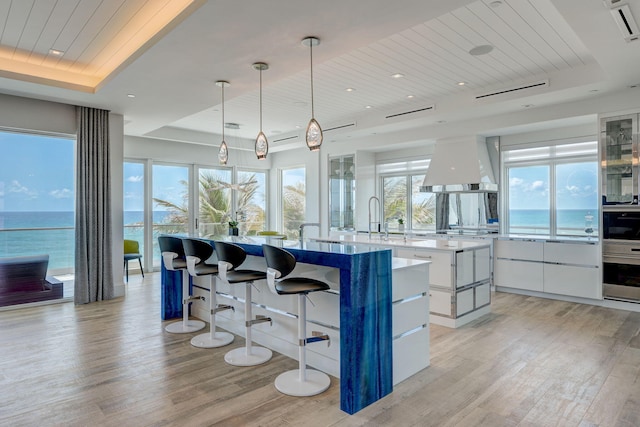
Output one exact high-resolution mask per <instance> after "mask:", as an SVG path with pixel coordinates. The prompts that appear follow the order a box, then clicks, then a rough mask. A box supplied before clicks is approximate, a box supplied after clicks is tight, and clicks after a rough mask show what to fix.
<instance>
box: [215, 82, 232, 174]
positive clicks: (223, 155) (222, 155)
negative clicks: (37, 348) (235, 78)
mask: <svg viewBox="0 0 640 427" xmlns="http://www.w3.org/2000/svg"><path fill="white" fill-rule="evenodd" d="M230 85H231V84H230V83H229V82H228V81H226V80H218V81H217V82H216V86H218V87H220V92H221V94H222V143H220V150H219V151H218V161H219V162H220V164H221V165H226V164H227V160H229V148H228V147H227V143H226V142H225V141H224V88H225V87H227V86H230Z"/></svg>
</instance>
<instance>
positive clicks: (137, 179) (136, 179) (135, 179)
mask: <svg viewBox="0 0 640 427" xmlns="http://www.w3.org/2000/svg"><path fill="white" fill-rule="evenodd" d="M143 179H144V177H143V176H142V175H132V176H130V177H128V178H127V182H140V181H142V180H143Z"/></svg>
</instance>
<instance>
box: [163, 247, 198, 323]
mask: <svg viewBox="0 0 640 427" xmlns="http://www.w3.org/2000/svg"><path fill="white" fill-rule="evenodd" d="M158 244H159V245H160V252H161V254H162V263H163V264H164V268H166V269H167V270H171V271H182V321H181V322H174V323H170V324H168V325H167V326H166V327H165V328H164V329H165V331H167V332H170V333H172V334H188V333H191V332H196V331H199V330H200V329H203V328H204V326H205V323H204V322H203V321H201V320H190V319H189V303H190V302H191V301H190V300H191V296H190V295H189V273H188V272H187V259H186V256H185V254H184V247H183V246H182V239H180V238H178V237H172V236H160V237H158Z"/></svg>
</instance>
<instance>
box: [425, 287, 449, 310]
mask: <svg viewBox="0 0 640 427" xmlns="http://www.w3.org/2000/svg"><path fill="white" fill-rule="evenodd" d="M429 296H430V299H429V311H430V312H431V313H433V314H442V315H443V316H451V293H449V292H446V291H437V290H433V289H431V290H430V291H429Z"/></svg>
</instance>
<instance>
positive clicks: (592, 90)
mask: <svg viewBox="0 0 640 427" xmlns="http://www.w3.org/2000/svg"><path fill="white" fill-rule="evenodd" d="M589 92H591V93H595V92H598V89H591V90H590V91H589Z"/></svg>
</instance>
